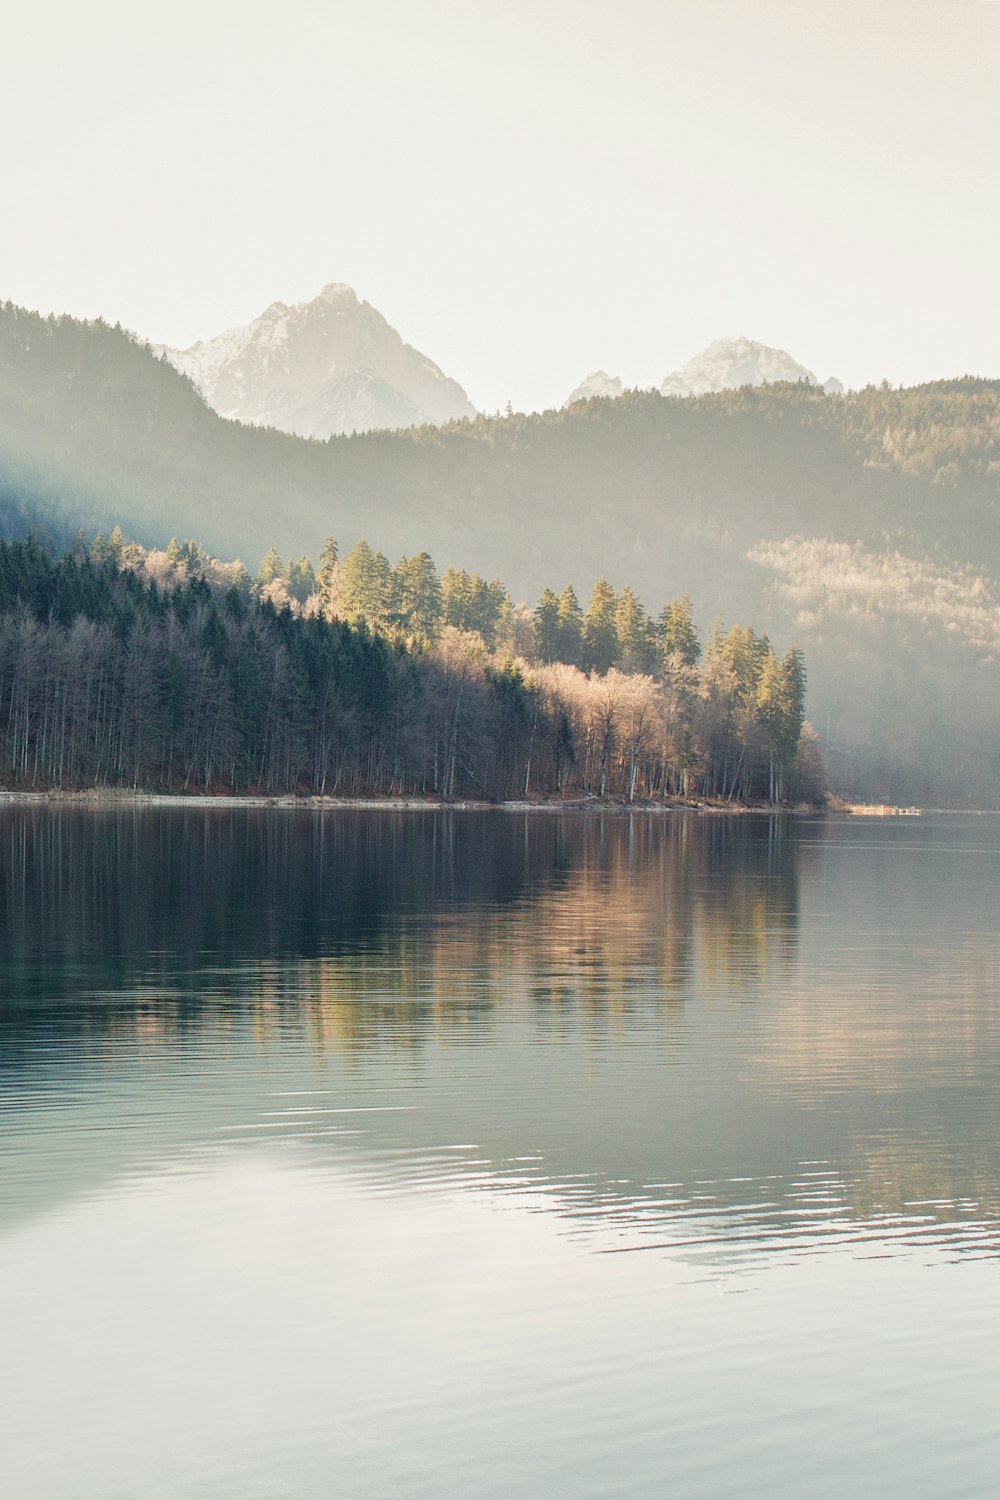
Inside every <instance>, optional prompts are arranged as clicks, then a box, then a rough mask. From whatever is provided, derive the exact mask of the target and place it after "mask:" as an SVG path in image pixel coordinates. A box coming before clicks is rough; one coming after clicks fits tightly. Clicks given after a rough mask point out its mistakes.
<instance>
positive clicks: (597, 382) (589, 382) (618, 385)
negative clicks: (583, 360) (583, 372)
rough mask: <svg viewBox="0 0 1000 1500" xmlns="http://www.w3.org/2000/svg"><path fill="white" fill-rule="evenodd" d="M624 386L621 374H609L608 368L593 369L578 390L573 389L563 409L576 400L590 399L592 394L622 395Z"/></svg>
mask: <svg viewBox="0 0 1000 1500" xmlns="http://www.w3.org/2000/svg"><path fill="white" fill-rule="evenodd" d="M623 389H624V387H623V386H622V382H621V377H620V376H619V375H609V374H608V373H607V371H606V370H593V371H592V372H591V374H589V375H588V376H587V377H586V379H585V380H581V381H580V384H579V385H578V386H577V387H576V390H574V391H571V392H570V393H569V395H568V396H567V397H566V400H565V401H564V402H563V410H564V411H565V409H566V407H567V406H572V405H573V402H574V401H589V400H590V398H591V396H620V395H621V393H622V390H623Z"/></svg>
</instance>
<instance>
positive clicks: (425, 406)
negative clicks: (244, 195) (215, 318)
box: [157, 282, 476, 438]
mask: <svg viewBox="0 0 1000 1500" xmlns="http://www.w3.org/2000/svg"><path fill="white" fill-rule="evenodd" d="M157 352H159V353H162V354H164V355H165V356H166V357H167V359H168V360H169V361H170V363H171V364H172V365H174V366H175V367H176V368H177V369H178V370H180V371H182V372H183V374H185V375H188V376H189V377H190V378H191V380H192V381H193V382H194V384H195V385H196V386H197V387H198V389H199V390H200V391H201V393H202V395H203V396H204V397H205V400H206V401H207V402H208V404H209V406H211V407H212V408H213V410H215V411H217V412H218V413H219V414H220V415H221V416H224V417H234V418H236V420H237V421H240V422H246V423H249V424H251V425H253V426H256V427H276V428H277V429H278V430H279V431H281V432H290V433H294V434H296V436H298V437H311V438H328V437H331V436H333V435H334V434H335V433H349V432H367V431H371V430H372V429H375V428H399V427H419V426H423V425H425V424H435V425H437V424H440V423H443V422H450V421H452V420H454V419H456V418H460V417H472V416H475V414H476V413H475V407H474V406H473V405H472V403H471V402H470V401H469V398H468V396H466V394H465V392H464V391H463V389H462V387H461V386H460V385H459V384H458V382H457V381H454V380H449V378H448V377H447V376H446V375H445V374H444V373H443V372H442V371H441V370H440V369H439V368H438V366H437V365H436V364H435V363H434V362H433V360H430V359H428V358H427V356H426V355H424V354H421V353H420V351H419V350H417V349H414V348H412V347H411V346H410V345H409V344H405V343H404V342H403V340H402V339H401V338H400V336H399V334H398V333H397V332H396V330H395V329H394V328H392V327H391V326H390V325H389V324H388V323H387V322H386V320H385V318H383V316H382V314H381V313H380V312H378V311H376V309H375V308H374V307H372V306H371V305H370V304H369V303H367V302H361V301H359V300H358V298H357V296H356V295H355V293H354V292H353V291H352V289H351V288H350V287H349V286H344V285H342V284H341V283H339V282H333V283H331V284H330V285H329V286H326V287H324V288H323V290H322V291H321V292H320V294H319V296H318V297H315V298H314V299H313V300H312V301H311V302H303V303H298V304H296V305H294V306H291V307H289V306H286V304H285V303H283V302H273V303H272V304H271V306H270V307H269V308H267V309H266V311H265V312H263V313H261V315H260V317H259V318H255V319H254V321H253V322H252V323H251V324H250V325H249V326H248V327H246V328H232V329H230V330H229V331H228V332H227V333H221V334H219V335H218V337H217V338H214V339H209V340H207V341H206V342H199V343H197V344H193V345H192V346H191V348H190V349H170V348H166V347H161V348H159V349H158V351H157Z"/></svg>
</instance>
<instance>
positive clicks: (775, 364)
mask: <svg viewBox="0 0 1000 1500" xmlns="http://www.w3.org/2000/svg"><path fill="white" fill-rule="evenodd" d="M782 380H790V381H792V382H797V381H800V380H802V381H805V383H806V385H815V386H818V385H819V384H820V382H819V381H818V380H817V378H816V376H815V375H814V374H813V372H812V370H807V369H806V367H805V365H800V364H799V362H798V360H795V359H793V358H792V356H791V355H790V354H786V352H785V350H784V349H772V348H771V347H770V346H769V345H767V344H760V343H758V342H757V340H756V339H745V338H737V339H716V340H715V342H714V343H713V344H709V346H708V348H707V349H703V350H702V352H701V353H700V354H696V355H695V356H694V358H693V359H689V360H688V362H687V364H686V365H684V366H683V367H682V368H681V369H679V370H675V371H674V372H673V374H672V375H668V376H667V378H666V379H665V380H664V382H663V384H662V385H661V386H660V394H661V396H706V395H709V394H710V393H711V392H712V391H730V390H738V389H739V388H740V386H743V385H774V384H776V383H777V382H778V381H782ZM622 389H623V387H622V381H621V379H620V378H619V377H618V376H617V375H608V374H607V372H606V371H604V370H595V371H594V373H593V374H591V375H588V376H587V378H586V379H585V380H582V381H581V382H580V384H579V385H578V386H577V388H576V390H575V391H573V392H572V393H571V394H570V395H569V396H567V398H566V400H565V401H564V403H563V406H564V408H565V407H567V406H572V405H573V402H574V401H586V400H588V399H589V397H591V396H620V395H621V393H622ZM823 390H824V391H826V393H827V394H828V395H830V396H842V395H843V393H844V387H843V386H842V385H841V383H840V381H839V380H836V379H835V378H834V377H833V376H832V375H831V376H830V378H829V379H828V380H825V381H824V382H823Z"/></svg>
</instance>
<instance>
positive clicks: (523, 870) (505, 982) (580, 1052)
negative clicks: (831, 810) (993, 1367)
mask: <svg viewBox="0 0 1000 1500" xmlns="http://www.w3.org/2000/svg"><path fill="white" fill-rule="evenodd" d="M894 836H896V837H900V838H901V837H904V835H902V834H898V832H897V833H896V834H895V835H894ZM918 836H919V837H920V838H925V837H926V835H925V834H924V833H923V832H920V833H919V835H918V834H917V833H914V832H913V831H912V830H910V831H906V832H905V837H906V838H916V837H918ZM880 837H888V835H880ZM0 849H2V850H3V854H4V857H3V860H2V863H0V879H2V881H3V885H2V889H0V1042H2V1046H0V1089H2V1090H4V1092H5V1095H6V1097H7V1098H8V1099H16V1098H17V1097H18V1096H19V1092H20V1091H21V1090H22V1089H24V1088H26V1089H27V1093H28V1094H29V1095H30V1094H31V1091H32V1089H34V1090H36V1092H37V1097H38V1098H39V1099H41V1098H42V1097H43V1095H44V1094H45V1093H46V1091H54V1092H55V1093H56V1094H58V1093H59V1091H60V1090H62V1089H64V1087H65V1083H66V1079H67V1078H68V1077H70V1074H71V1070H72V1072H73V1073H74V1074H75V1075H76V1076H78V1077H79V1076H82V1077H84V1078H87V1077H90V1076H91V1074H93V1075H94V1076H96V1075H97V1074H98V1073H99V1075H100V1079H101V1083H100V1087H99V1088H98V1089H97V1090H95V1092H94V1094H93V1105H92V1107H93V1108H94V1110H95V1111H97V1112H98V1115H99V1114H100V1111H101V1110H109V1111H111V1114H112V1116H113V1117H114V1115H115V1111H116V1110H124V1112H125V1116H126V1117H127V1118H132V1115H131V1114H130V1111H132V1112H134V1111H138V1112H139V1118H140V1119H145V1118H146V1116H147V1115H155V1114H156V1111H157V1109H158V1108H160V1109H161V1124H160V1125H159V1126H158V1128H159V1129H162V1130H163V1131H165V1132H167V1136H165V1138H164V1142H163V1145H164V1149H165V1150H167V1152H168V1153H169V1151H170V1150H176V1149H181V1147H182V1146H184V1145H185V1144H190V1143H191V1142H192V1141H200V1140H202V1139H204V1138H212V1139H218V1137H217V1136H213V1135H212V1132H218V1131H226V1130H228V1129H229V1128H230V1126H232V1125H235V1126H236V1128H237V1129H239V1130H246V1129H248V1128H250V1126H248V1124H247V1123H245V1122H247V1121H251V1122H252V1121H253V1120H254V1119H256V1118H257V1116H258V1113H259V1112H260V1111H264V1112H265V1113H268V1112H271V1113H273V1106H274V1098H275V1091H276V1090H280V1089H283V1088H288V1089H292V1090H293V1091H294V1090H297V1089H300V1088H304V1089H306V1090H307V1091H308V1090H309V1089H311V1088H317V1087H318V1088H321V1089H323V1090H326V1091H328V1092H330V1093H331V1094H332V1095H333V1096H334V1097H335V1098H336V1099H337V1100H338V1101H340V1102H343V1101H344V1100H346V1101H347V1102H348V1103H349V1104H351V1105H352V1106H353V1105H361V1106H364V1107H367V1106H368V1104H369V1102H370V1100H371V1098H372V1097H373V1090H374V1091H375V1093H376V1094H378V1093H379V1091H388V1093H389V1094H390V1095H392V1097H393V1098H394V1099H395V1100H396V1101H397V1102H398V1099H400V1098H402V1099H405V1100H406V1101H407V1104H406V1111H407V1112H403V1113H398V1114H393V1113H390V1114H387V1115H385V1116H381V1115H380V1116H377V1117H374V1118H375V1119H376V1120H377V1123H376V1124H373V1123H371V1121H368V1122H367V1123H366V1126H365V1129H366V1131H367V1132H368V1133H367V1134H366V1135H365V1140H366V1142H367V1143H368V1145H369V1146H370V1147H371V1149H373V1150H379V1149H382V1148H383V1147H387V1148H390V1149H392V1150H395V1151H397V1152H398V1151H402V1152H407V1151H411V1150H422V1149H423V1148H424V1147H425V1146H426V1145H427V1144H428V1143H429V1142H440V1143H444V1142H454V1141H463V1142H475V1143H476V1151H475V1155H476V1157H477V1160H478V1161H479V1163H480V1168H479V1169H477V1170H481V1169H482V1167H483V1166H484V1165H485V1166H487V1169H488V1174H489V1177H490V1181H493V1182H502V1181H503V1180H504V1179H505V1177H506V1176H507V1175H508V1174H510V1173H511V1171H512V1168H511V1164H512V1163H523V1162H524V1161H525V1160H530V1161H531V1162H532V1163H533V1165H531V1166H530V1167H524V1166H523V1165H522V1166H518V1167H516V1169H514V1170H513V1176H514V1177H515V1178H516V1179H517V1180H518V1181H521V1180H522V1179H523V1178H524V1177H525V1175H526V1174H527V1176H528V1177H530V1179H531V1182H530V1183H529V1187H530V1188H531V1190H532V1191H538V1192H541V1193H542V1194H543V1195H544V1196H545V1199H546V1202H547V1203H548V1204H549V1206H550V1207H554V1208H555V1207H558V1208H560V1211H561V1212H565V1213H567V1214H569V1215H570V1216H572V1217H574V1219H576V1220H577V1221H582V1220H586V1221H587V1222H588V1223H591V1224H594V1225H596V1224H601V1225H604V1226H607V1225H609V1224H611V1223H612V1222H613V1223H614V1224H615V1225H617V1226H618V1228H619V1229H620V1230H621V1232H622V1234H623V1235H624V1237H625V1240H626V1242H627V1244H630V1245H632V1246H633V1247H635V1248H638V1247H641V1246H642V1245H643V1244H653V1243H658V1242H659V1241H660V1240H666V1239H669V1240H670V1241H671V1243H674V1242H677V1243H681V1242H684V1241H686V1239H687V1237H688V1236H689V1235H690V1236H693V1238H694V1240H696V1241H697V1242H698V1244H699V1245H700V1246H702V1248H703V1249H704V1251H705V1253H706V1254H713V1255H714V1254H716V1253H719V1254H723V1253H724V1254H732V1253H738V1252H739V1253H742V1252H741V1251H740V1249H739V1247H740V1246H741V1245H742V1246H743V1247H744V1249H746V1250H749V1251H753V1250H754V1247H760V1248H763V1247H771V1248H776V1247H778V1246H779V1245H780V1246H782V1247H795V1246H799V1247H802V1246H805V1245H809V1244H811V1243H812V1242H813V1241H816V1242H817V1243H818V1241H820V1240H823V1238H824V1236H827V1235H829V1236H832V1237H833V1238H836V1235H837V1234H841V1235H844V1234H846V1235H847V1236H848V1237H850V1236H851V1235H853V1234H856V1233H857V1232H858V1231H857V1226H858V1225H859V1224H868V1225H869V1226H870V1228H871V1231H872V1232H873V1233H876V1234H878V1235H881V1236H883V1237H884V1236H893V1235H895V1236H898V1237H903V1238H904V1239H905V1238H906V1237H907V1236H908V1237H909V1239H910V1240H913V1242H914V1243H920V1242H922V1237H923V1239H928V1238H930V1239H933V1238H934V1237H935V1236H937V1239H938V1241H939V1242H944V1241H945V1240H947V1241H948V1243H949V1244H951V1245H952V1247H953V1248H961V1249H962V1250H963V1251H965V1250H967V1249H969V1248H970V1247H972V1246H975V1245H980V1244H981V1243H982V1238H983V1235H984V1234H988V1233H991V1232H992V1229H991V1227H990V1226H995V1225H996V1223H997V1218H998V1212H1000V1205H998V1193H997V1182H998V1181H1000V1163H998V1161H997V1160H996V1148H995V1143H994V1142H993V1140H992V1137H987V1136H986V1135H985V1134H984V1127H983V1120H984V1118H986V1116H987V1113H988V1110H989V1099H990V1098H991V1097H993V1095H992V1093H991V1090H993V1091H995V1085H996V1070H997V1064H996V1062H995V1058H996V1056H997V1048H996V1011H995V1005H994V1004H993V1003H992V1000H991V997H990V995H988V994H987V993H986V991H985V990H984V980H983V962H984V961H985V962H987V963H989V962H992V959H993V957H994V956H995V955H994V950H993V949H992V948H988V949H984V948H983V944H984V943H987V944H988V943H989V941H990V929H989V926H988V923H987V921H986V915H987V914H986V912H985V909H984V911H983V912H973V911H971V910H970V903H969V901H968V900H967V899H966V900H965V905H964V911H965V915H966V918H967V919H968V927H969V932H968V934H966V936H965V937H963V936H962V933H961V931H960V929H959V926H958V924H957V923H955V924H953V925H954V927H955V932H956V936H955V938H954V943H953V944H952V946H951V947H947V946H942V943H941V938H940V933H939V932H938V931H937V930H936V929H932V930H931V931H930V932H929V934H928V937H927V941H926V946H925V948H922V947H921V946H920V944H921V932H922V930H923V928H924V927H926V925H927V924H926V899H927V891H928V886H927V879H928V875H927V872H926V867H925V865H924V864H921V863H918V862H916V861H914V860H912V859H909V860H905V861H903V862H902V864H899V865H894V866H893V868H894V869H895V870H896V879H895V883H894V884H890V883H889V882H888V881H887V879H886V878H885V870H884V869H883V868H882V867H881V866H880V865H879V864H878V861H877V859H874V858H873V857H871V856H869V855H865V857H864V858H862V859H860V860H855V862H854V863H851V864H849V865H846V866H845V867H844V868H843V869H839V868H838V865H837V862H838V860H841V859H848V858H850V859H851V860H854V857H855V854H856V852H857V851H856V848H855V846H854V845H851V846H850V847H848V846H847V845H845V846H844V848H843V849H842V850H840V849H839V846H838V845H837V843H836V836H835V834H833V833H831V832H830V831H829V829H828V828H824V827H823V826H822V825H818V824H813V825H808V826H807V825H798V824H795V823H789V822H786V821H784V820H781V819H770V820H769V819H767V818H715V817H704V818H698V817H689V816H672V815H671V816H665V817H664V816H661V817H649V816H646V815H635V816H631V817H629V816H618V815H600V814H594V815H576V816H562V817H561V816H556V815H553V814H545V813H542V814H534V815H533V814H524V815H522V814H482V815H480V814H463V813H456V814H441V813H434V814H421V815H418V814H378V815H375V814H371V813H337V814H335V815H329V814H327V815H316V814H314V813H311V812H308V813H300V812H295V811H290V812H286V811H284V810H277V809H276V810H274V811H246V812H243V811H239V812H231V811H224V812H223V811H217V812H212V811H209V810H207V809H202V808H198V809H195V810H191V811H183V810H170V811H165V812H164V811H140V810H127V811H116V812H111V813H94V812H91V811H82V810H73V809H65V810H48V811H47V810H44V809H33V808H23V807H21V808H9V809H7V810H6V811H5V812H3V813H2V814H0ZM838 850H839V852H838ZM955 858H956V859H957V858H959V856H955ZM957 868H958V866H956V867H955V869H957ZM938 875H939V878H938V881H937V884H935V885H934V886H933V889H934V893H935V899H938V900H940V899H941V896H940V891H941V890H942V889H943V888H944V887H945V886H955V878H954V876H955V870H953V868H952V867H951V866H950V865H949V866H947V867H945V868H944V869H943V870H942V871H940V872H938ZM800 887H801V892H802V895H801V912H802V913H804V914H805V915H801V914H800ZM883 888H884V889H883ZM955 888H956V889H959V888H958V887H955ZM821 892H822V893H823V895H822V901H821V900H820V893H821ZM961 894H963V896H964V893H961ZM983 899H984V900H986V899H987V897H986V896H984V897H983ZM824 903H826V905H825V906H824ZM880 903H881V904H880ZM883 905H884V907H885V910H883ZM890 916H891V918H892V920H893V921H895V922H896V924H897V928H896V930H893V929H891V927H890V925H889V923H890ZM866 923H867V928H866V925H865V924H866ZM984 924H985V925H984ZM866 931H867V938H866V936H865V933H866ZM865 941H867V942H869V943H870V945H871V947H870V949H869V950H868V951H866V950H864V949H863V946H862V947H859V945H863V943H864V942H865ZM963 944H964V946H963ZM858 954H860V955H861V956H860V957H858V956H857V955H858ZM40 1040H41V1042H42V1043H43V1045H41V1046H40V1045H39V1041H40ZM167 1058H169V1059H170V1067H169V1068H168V1069H167V1070H166V1071H165V1065H164V1059H167ZM206 1058H207V1059H209V1060H210V1067H211V1076H212V1078H213V1083H212V1087H211V1091H210V1092H206V1091H205V1089H204V1086H203V1083H202V1082H201V1080H202V1078H203V1076H204V1074H203V1070H204V1068H205V1066H206V1062H205V1059H206ZM123 1060H124V1061H127V1068H126V1067H125V1066H124V1062H123ZM88 1069H90V1070H91V1073H88ZM279 1079H280V1082H279V1081H278V1080H279ZM415 1086H416V1087H415ZM167 1089H169V1104H168V1105H164V1104H163V1103H162V1101H163V1098H164V1097H165V1095H164V1091H165V1090H167ZM414 1089H415V1092H414ZM116 1090H117V1091H120V1097H119V1096H118V1095H117V1094H116ZM116 1099H117V1103H116ZM414 1099H416V1100H418V1102H419V1107H417V1105H416V1104H414V1103H413V1100H414ZM40 1107H41V1106H40ZM88 1107H91V1106H88ZM20 1108H21V1107H20V1105H18V1110H20ZM412 1110H415V1113H411V1112H408V1111H412ZM22 1118H24V1116H22ZM291 1118H293V1117H290V1119H291ZM39 1119H40V1120H41V1116H39ZM316 1120H317V1121H318V1122H319V1126H318V1127H317V1128H319V1127H322V1128H323V1129H325V1128H326V1123H327V1117H326V1116H325V1115H324V1114H323V1113H322V1112H320V1113H319V1114H318V1115H317V1116H316ZM142 1128H145V1126H143V1127H142ZM293 1130H294V1138H296V1139H300V1140H301V1141H303V1142H304V1143H309V1142H311V1141H314V1137H313V1136H312V1135H311V1134H310V1131H311V1130H312V1126H311V1125H310V1123H309V1117H303V1118H302V1119H298V1118H297V1117H295V1119H294V1124H293ZM171 1132H176V1134H175V1135H172V1134H171ZM317 1139H318V1138H317ZM324 1139H325V1138H324ZM142 1142H143V1136H142V1134H141V1130H136V1131H135V1132H134V1133H133V1132H132V1131H122V1130H118V1131H113V1132H110V1133H109V1132H107V1131H104V1132H103V1133H102V1136H101V1145H100V1153H99V1154H95V1156H94V1159H93V1161H90V1160H89V1159H88V1162H87V1164H86V1165H85V1166H84V1165H83V1163H82V1159H80V1158H79V1157H75V1158H74V1157H72V1156H71V1157H67V1160H68V1161H69V1160H74V1161H75V1162H76V1165H75V1166H74V1167H73V1170H74V1171H76V1170H85V1171H86V1172H87V1173H94V1172H96V1171H98V1168H99V1163H100V1162H103V1163H104V1164H105V1169H111V1168H112V1167H114V1169H115V1170H119V1169H120V1161H119V1156H121V1157H122V1159H124V1158H125V1157H127V1154H128V1152H129V1151H135V1152H137V1153H140V1152H141V1151H142V1150H143V1149H144V1148H143V1144H142ZM324 1149H325V1150H329V1149H330V1145H329V1140H326V1144H325V1146H324ZM116 1153H118V1154H117V1155H116ZM394 1159H395V1158H394ZM449 1160H451V1158H449ZM115 1163H118V1165H117V1166H115V1165H114V1164H115ZM808 1164H812V1165H808ZM449 1170H451V1168H449ZM566 1178H570V1179H573V1181H574V1183H575V1186H574V1189H573V1193H572V1195H571V1197H570V1198H566V1197H565V1193H564V1192H563V1189H561V1188H560V1187H559V1183H560V1181H564V1180H565V1179H566ZM652 1184H660V1187H655V1186H651V1185H652ZM561 1193H562V1197H560V1194H561ZM952 1224H957V1225H958V1227H957V1228H955V1229H949V1227H948V1226H949V1225H952ZM852 1226H853V1227H852ZM713 1246H714V1248H711V1247H713ZM626 1247H627V1246H626ZM699 1253H700V1252H699Z"/></svg>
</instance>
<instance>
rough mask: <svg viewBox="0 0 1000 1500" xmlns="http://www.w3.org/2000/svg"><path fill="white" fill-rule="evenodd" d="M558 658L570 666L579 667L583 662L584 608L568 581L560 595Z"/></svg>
mask: <svg viewBox="0 0 1000 1500" xmlns="http://www.w3.org/2000/svg"><path fill="white" fill-rule="evenodd" d="M557 660H559V661H564V662H565V663H566V665H567V666H570V667H579V666H581V665H582V663H583V610H582V609H581V608H580V601H579V599H578V598H577V597H576V590H575V589H574V588H573V585H572V584H571V583H567V585H566V587H565V588H564V589H563V591H562V593H561V594H560V595H559V648H558V656H557Z"/></svg>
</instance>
